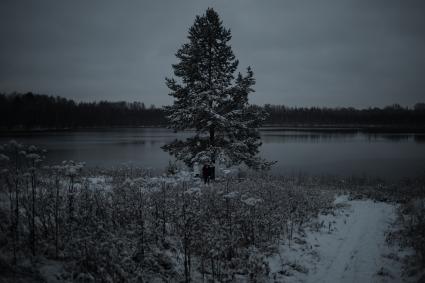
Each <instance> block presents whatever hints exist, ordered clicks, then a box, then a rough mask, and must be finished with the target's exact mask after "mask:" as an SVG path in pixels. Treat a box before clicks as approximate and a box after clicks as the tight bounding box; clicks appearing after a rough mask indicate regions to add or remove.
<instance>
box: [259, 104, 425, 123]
mask: <svg viewBox="0 0 425 283" xmlns="http://www.w3.org/2000/svg"><path fill="white" fill-rule="evenodd" d="M264 108H265V110H266V112H267V113H268V114H269V117H268V118H267V120H266V123H267V124H269V125H273V124H279V125H291V124H292V125H300V124H303V125H305V124H310V125H331V124H334V125H353V126H356V125H358V126H362V125H377V126H379V125H381V126H406V125H408V126H415V127H425V103H417V104H415V106H414V107H413V108H407V107H402V106H400V105H399V104H394V105H391V106H387V107H384V108H377V107H373V108H367V109H355V108H352V107H348V108H346V107H341V108H320V107H299V108H298V107H286V106H283V105H268V104H266V105H265V106H264Z"/></svg>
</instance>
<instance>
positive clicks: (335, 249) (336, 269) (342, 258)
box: [275, 198, 401, 283]
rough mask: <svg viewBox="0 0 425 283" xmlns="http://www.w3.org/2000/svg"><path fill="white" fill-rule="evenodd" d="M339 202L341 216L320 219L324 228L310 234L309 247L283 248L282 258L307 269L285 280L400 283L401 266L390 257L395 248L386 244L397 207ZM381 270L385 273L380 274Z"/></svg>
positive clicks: (339, 214)
mask: <svg viewBox="0 0 425 283" xmlns="http://www.w3.org/2000/svg"><path fill="white" fill-rule="evenodd" d="M337 202H338V203H339V205H340V206H342V208H340V209H339V210H338V214H337V215H326V216H321V217H320V219H319V221H320V222H321V221H324V222H323V223H324V227H322V228H321V229H320V231H314V232H311V231H310V232H308V233H307V236H306V238H305V240H306V241H307V244H305V245H299V246H294V247H292V248H288V247H284V248H283V250H282V251H281V256H282V257H281V259H285V260H288V259H289V262H296V263H299V264H300V265H302V266H304V267H306V268H307V270H308V271H307V272H304V273H300V274H298V273H297V272H293V273H294V274H292V275H291V276H287V277H285V280H284V281H289V282H327V283H328V282H362V283H366V282H400V281H401V278H400V273H401V264H400V263H399V262H398V261H395V260H393V259H390V258H389V257H388V254H390V253H394V247H388V245H387V244H386V242H385V232H386V231H388V229H389V225H390V223H391V222H393V221H394V219H395V217H396V214H395V213H396V212H395V207H394V206H393V205H391V204H387V203H382V202H376V203H375V202H373V201H371V200H357V201H347V200H346V199H344V198H339V199H337ZM329 223H331V225H330V226H329ZM329 227H331V228H330V230H331V231H329ZM386 255H387V256H386ZM280 263H281V266H282V264H283V265H284V261H282V260H281V262H280ZM275 267H276V266H275ZM380 270H384V272H383V273H384V274H381V275H378V273H379V271H380ZM381 273H382V272H381Z"/></svg>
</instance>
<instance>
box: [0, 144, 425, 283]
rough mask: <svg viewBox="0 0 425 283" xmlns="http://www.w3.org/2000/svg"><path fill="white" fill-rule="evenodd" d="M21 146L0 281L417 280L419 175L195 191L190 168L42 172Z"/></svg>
mask: <svg viewBox="0 0 425 283" xmlns="http://www.w3.org/2000/svg"><path fill="white" fill-rule="evenodd" d="M16 146H17V145H13V144H12V145H10V147H11V148H12V149H14V147H16ZM19 149H20V151H17V150H11V151H7V150H5V149H3V150H4V151H3V152H4V153H2V155H0V157H1V162H2V163H1V166H2V167H1V175H0V183H1V187H0V188H1V191H0V231H1V233H0V270H1V271H2V272H1V273H0V282H1V283H3V282H189V281H191V282H418V280H419V281H420V280H423V279H424V276H425V273H424V268H423V267H424V262H425V261H424V258H425V252H424V251H425V229H424V227H425V201H424V199H425V198H424V193H425V190H424V180H421V179H418V180H405V181H403V182H400V183H394V184H393V183H386V182H385V181H382V180H374V179H368V178H365V177H364V178H338V177H329V176H328V177H326V176H300V175H297V176H282V177H276V176H268V175H265V174H263V175H261V174H257V175H253V174H245V175H241V174H239V173H235V174H233V173H232V172H231V171H227V170H226V171H223V172H222V173H223V174H218V176H219V177H218V179H217V180H215V181H213V182H211V184H209V185H204V184H203V183H202V182H201V180H200V179H199V178H196V177H194V176H193V174H192V173H189V172H174V173H173V174H171V173H170V174H168V175H161V176H152V175H151V172H149V171H145V170H143V169H138V168H128V167H123V168H119V169H114V170H107V169H86V168H84V164H82V163H75V162H72V161H68V162H64V163H62V164H60V165H56V166H40V165H39V164H40V162H39V161H38V160H39V159H42V152H39V151H38V149H37V148H35V147H26V148H22V147H21V148H19ZM6 153H7V154H6ZM14 153H15V154H16V156H13V154H14ZM13 157H14V158H13ZM17 160H18V161H19V162H16V161H17Z"/></svg>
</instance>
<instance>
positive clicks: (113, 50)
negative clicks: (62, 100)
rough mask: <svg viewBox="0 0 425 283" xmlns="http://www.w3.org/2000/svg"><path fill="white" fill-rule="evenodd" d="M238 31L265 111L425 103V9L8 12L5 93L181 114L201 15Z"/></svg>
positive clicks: (9, 4)
mask: <svg viewBox="0 0 425 283" xmlns="http://www.w3.org/2000/svg"><path fill="white" fill-rule="evenodd" d="M207 7H213V8H214V9H215V10H216V11H217V12H218V13H219V15H220V16H221V18H222V20H223V23H224V26H225V27H227V28H230V29H231V31H232V35H233V38H232V40H231V45H232V47H233V51H234V53H235V55H236V57H237V58H238V59H239V61H240V65H239V67H240V68H241V70H243V69H245V68H246V67H247V66H248V65H250V66H251V67H252V68H253V70H254V73H255V77H256V80H257V84H256V87H255V89H256V93H254V94H253V95H252V96H251V102H252V103H256V104H265V103H271V104H285V105H289V106H314V105H316V106H331V107H334V106H354V107H369V106H384V105H389V104H393V103H400V104H402V105H408V106H411V105H413V104H414V103H416V102H419V101H425V1H421V0H419V1H406V0H400V1H391V0H389V1H388V0H382V1H359V0H352V1H345V0H335V1H313V0H312V1H300V0H294V1H283V0H268V1H242V0H241V1H229V0H223V1H199V0H197V1H195V0H194V1H175V0H169V1H161V0H157V1H154V0H152V1H92V0H91V1H58V0H52V1H19V0H11V1H8V0H2V1H0V42H1V43H0V92H12V91H19V92H27V91H33V92H36V93H44V94H51V95H60V96H65V97H68V98H73V99H76V100H78V101H81V100H83V101H93V100H113V101H118V100H127V101H143V102H145V103H146V104H148V105H149V104H155V105H165V104H170V103H172V99H171V97H169V96H168V95H167V94H168V92H169V91H168V89H167V88H166V86H165V84H164V78H165V77H166V76H171V75H172V68H171V64H172V63H176V62H177V61H176V60H177V59H176V58H175V56H174V54H175V52H176V51H177V49H178V48H179V47H180V46H181V45H182V44H183V43H185V42H187V38H186V36H187V31H188V28H189V27H190V26H191V25H192V24H193V21H194V18H195V15H199V14H203V13H204V12H205V10H206V8H207Z"/></svg>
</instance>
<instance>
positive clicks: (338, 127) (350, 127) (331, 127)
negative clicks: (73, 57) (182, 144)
mask: <svg viewBox="0 0 425 283" xmlns="http://www.w3.org/2000/svg"><path fill="white" fill-rule="evenodd" d="M148 128H157V129H159V128H163V129H167V126H166V125H141V126H134V125H127V126H94V127H64V128H32V129H22V128H13V129H4V128H3V129H1V128H0V136H9V135H15V134H32V133H50V132H76V131H105V130H115V129H148ZM259 130H260V131H264V132H266V131H267V132H268V131H318V132H323V131H330V132H362V133H400V134H402V133H412V134H422V133H425V126H420V125H413V126H412V125H377V124H376V125H375V124H370V125H358V124H268V125H264V126H263V127H261V128H259ZM188 131H190V130H188Z"/></svg>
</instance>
